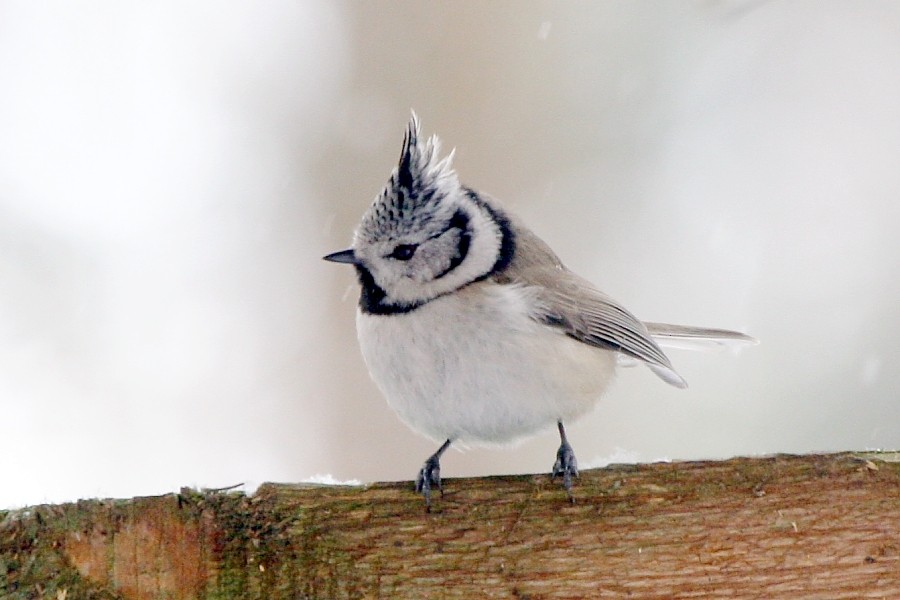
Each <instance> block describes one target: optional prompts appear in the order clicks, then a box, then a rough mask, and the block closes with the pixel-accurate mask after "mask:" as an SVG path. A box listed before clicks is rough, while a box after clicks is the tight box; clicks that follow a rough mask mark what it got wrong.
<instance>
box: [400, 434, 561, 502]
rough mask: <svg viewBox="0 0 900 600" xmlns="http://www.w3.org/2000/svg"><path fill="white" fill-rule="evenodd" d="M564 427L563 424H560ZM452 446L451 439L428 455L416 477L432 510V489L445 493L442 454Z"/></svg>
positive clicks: (417, 487) (417, 488)
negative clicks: (442, 481) (442, 483)
mask: <svg viewBox="0 0 900 600" xmlns="http://www.w3.org/2000/svg"><path fill="white" fill-rule="evenodd" d="M560 427H562V425H560ZM449 447H450V440H447V441H446V442H444V443H443V444H442V445H441V447H440V448H438V450H437V452H435V453H434V454H432V455H431V456H430V457H428V460H426V461H425V464H424V465H423V466H422V470H421V471H419V476H418V477H416V491H417V492H419V493H420V494H422V495H423V496H425V509H426V510H428V511H431V490H432V488H437V489H438V490H440V492H441V495H442V496H443V495H444V488H442V487H441V455H442V454H443V453H444V451H445V450H446V449H447V448H449Z"/></svg>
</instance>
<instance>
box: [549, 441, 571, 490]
mask: <svg viewBox="0 0 900 600" xmlns="http://www.w3.org/2000/svg"><path fill="white" fill-rule="evenodd" d="M559 476H562V478H563V487H564V488H566V495H567V496H568V497H569V502H571V503H573V504H574V503H575V496H573V495H572V478H573V477H578V461H577V460H575V452H573V451H572V446H570V445H569V442H567V441H563V443H562V444H560V446H559V450H557V451H556V462H555V463H553V472H552V473H551V475H550V477H551V478H552V479H555V478H556V477H559Z"/></svg>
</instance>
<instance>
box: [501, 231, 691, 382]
mask: <svg viewBox="0 0 900 600" xmlns="http://www.w3.org/2000/svg"><path fill="white" fill-rule="evenodd" d="M501 279H502V280H503V281H505V282H508V283H518V284H522V285H526V286H529V287H530V288H532V289H534V290H535V294H536V296H537V312H536V313H535V315H534V317H535V318H536V319H538V320H540V321H541V322H543V323H545V324H547V325H549V326H551V327H558V328H560V329H561V330H562V331H564V332H565V333H566V334H567V335H570V336H571V337H573V338H575V339H577V340H579V341H582V342H584V343H586V344H591V345H592V346H597V347H600V348H606V349H609V350H614V351H617V352H621V353H623V354H626V355H628V356H632V357H634V358H636V359H638V360H641V361H643V362H644V363H646V364H647V366H648V367H650V368H651V369H652V370H653V371H654V372H655V373H656V374H657V375H659V376H660V377H661V378H662V379H663V380H665V381H666V382H668V383H670V384H672V385H674V386H676V387H686V386H687V382H685V380H684V379H682V378H681V376H680V375H678V373H676V372H675V369H673V368H672V363H671V362H670V361H669V358H668V357H667V356H666V355H665V354H664V353H663V351H662V350H661V349H660V347H659V345H657V343H656V342H655V341H654V340H653V337H652V336H651V335H650V332H649V331H647V328H646V327H645V326H644V324H643V323H641V321H639V320H638V319H637V318H636V317H635V316H634V315H632V314H631V313H630V312H628V310H626V309H625V308H624V307H623V306H622V305H621V304H619V303H618V302H616V301H615V300H613V299H612V298H610V297H609V296H607V295H606V294H604V293H603V292H601V291H599V290H597V289H596V288H594V286H593V285H591V283H590V282H588V281H587V280H585V279H583V278H581V277H579V276H578V275H576V274H575V273H572V272H571V271H569V270H568V269H566V268H565V267H564V266H563V264H562V263H561V262H560V260H559V258H557V257H556V255H555V254H554V253H553V251H552V250H551V249H550V248H549V247H548V246H547V245H546V244H545V243H544V242H543V241H542V240H541V239H540V238H538V237H537V236H536V235H534V234H533V233H531V231H529V230H528V229H527V228H524V227H521V226H519V227H518V229H517V239H516V257H515V259H514V260H513V261H512V263H511V264H510V266H509V268H508V269H507V270H506V271H504V273H503V274H502V276H501Z"/></svg>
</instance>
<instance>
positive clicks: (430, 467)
mask: <svg viewBox="0 0 900 600" xmlns="http://www.w3.org/2000/svg"><path fill="white" fill-rule="evenodd" d="M432 489H437V490H440V492H441V495H443V494H444V488H442V487H441V463H440V460H439V459H438V458H437V457H436V456H432V457H431V458H429V459H428V460H426V461H425V464H424V465H423V466H422V469H421V470H420V471H419V476H418V477H416V491H417V492H418V493H420V494H422V495H423V496H425V509H426V510H428V511H429V512H430V511H431V490H432Z"/></svg>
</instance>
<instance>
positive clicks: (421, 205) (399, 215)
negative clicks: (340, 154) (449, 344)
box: [353, 113, 514, 314]
mask: <svg viewBox="0 0 900 600" xmlns="http://www.w3.org/2000/svg"><path fill="white" fill-rule="evenodd" d="M439 146H440V143H439V141H438V139H437V137H436V136H432V137H430V138H429V139H428V140H426V141H424V142H422V141H420V139H419V121H418V119H417V118H416V115H415V113H414V114H413V115H412V118H411V119H410V122H409V126H408V127H407V130H406V135H405V136H404V138H403V149H402V151H401V152H400V162H399V164H398V165H397V167H396V168H395V169H394V171H393V173H391V178H390V180H389V181H388V183H387V185H386V186H385V188H384V190H383V191H382V192H381V194H380V195H379V196H378V197H377V198H375V201H374V202H373V204H372V206H371V207H369V210H368V211H366V213H365V215H363V219H362V222H361V223H360V225H359V227H358V228H357V230H356V233H355V235H354V239H353V254H354V258H355V264H356V267H357V271H358V273H359V278H360V283H361V284H362V296H361V297H360V308H361V309H362V310H363V311H365V312H369V313H375V314H395V313H403V312H408V311H411V310H414V309H416V308H418V307H420V306H422V305H424V304H426V303H428V302H430V301H431V300H434V299H435V298H438V297H440V296H443V295H445V294H448V293H450V292H453V291H456V290H458V289H459V288H461V287H463V286H466V285H468V284H470V283H472V282H474V281H478V280H480V279H483V278H485V277H487V276H488V275H490V274H491V273H493V272H496V271H498V270H500V269H502V268H504V267H505V266H506V265H507V264H508V263H509V260H510V259H511V257H512V252H513V247H514V240H513V233H512V231H510V228H509V223H508V221H507V220H506V217H505V216H504V215H503V214H502V213H501V212H500V210H499V209H497V208H496V207H495V206H492V205H491V204H490V203H489V202H487V201H485V200H483V199H482V198H480V197H479V195H478V194H477V193H476V192H474V191H472V190H470V189H468V188H465V187H463V186H461V185H460V183H459V180H458V179H457V176H456V172H455V171H454V170H453V168H452V166H451V160H452V157H453V153H452V152H451V153H450V155H448V156H446V157H444V158H440V157H439V154H438V151H439Z"/></svg>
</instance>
